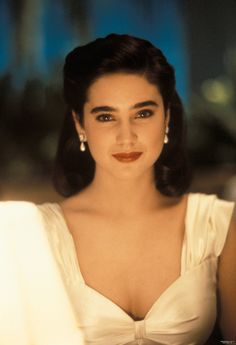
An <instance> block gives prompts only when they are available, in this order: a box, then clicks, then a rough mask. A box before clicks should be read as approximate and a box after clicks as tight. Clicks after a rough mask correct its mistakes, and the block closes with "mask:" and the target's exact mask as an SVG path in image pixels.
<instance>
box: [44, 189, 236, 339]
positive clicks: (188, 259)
mask: <svg viewBox="0 0 236 345" xmlns="http://www.w3.org/2000/svg"><path fill="white" fill-rule="evenodd" d="M233 206H234V204H233V203H231V202H226V201H222V200H218V199H217V198H216V196H214V195H210V196H207V195H204V194H190V195H189V198H188V205H187V213H186V219H185V237H184V242H183V247H182V259H181V275H180V277H179V278H178V279H176V281H175V282H174V283H173V284H171V285H170V286H169V288H168V289H167V290H166V291H165V292H164V293H163V294H162V295H161V296H160V297H159V298H158V299H157V300H156V302H155V303H154V304H153V306H152V307H151V309H150V310H149V312H148V313H147V315H146V316H145V318H144V320H141V321H134V320H133V319H132V318H131V317H130V316H129V315H128V314H127V313H125V312H124V311H123V310H122V309H121V308H120V307H118V306H117V305H116V304H114V303H113V302H112V301H110V300H109V299H108V298H106V297H105V296H103V295H102V294H100V293H99V292H97V291H96V290H94V289H92V288H90V287H89V286H87V285H86V283H85V281H84V279H83V277H82V274H81V271H80V268H79V263H78V261H77V256H76V250H75V245H74V243H73V239H72V236H71V234H70V232H69V230H68V228H67V225H66V222H65V220H64V218H63V214H62V210H61V209H60V206H59V205H58V204H44V205H43V206H40V211H41V212H42V214H43V217H44V220H45V227H46V228H47V229H48V236H49V241H50V243H51V246H52V250H53V252H54V255H55V257H56V260H57V262H58V266H59V267H60V270H61V275H62V277H63V280H64V281H65V284H66V288H67V292H68V296H70V300H71V303H72V305H73V306H74V310H75V313H76V315H77V323H78V327H79V328H80V329H81V330H82V331H83V333H84V336H85V342H86V344H94V345H125V344H126V345H128V344H129V345H151V344H173V345H174V344H175V345H177V344H179V345H190V344H204V342H205V341H206V340H207V338H208V337H209V335H210V334H211V331H212V328H213V326H214V323H215V319H216V284H217V282H216V270H217V261H218V259H217V258H218V256H219V255H220V253H221V251H222V248H223V246H224V243H225V239H226V236H227V231H228V227H229V222H230V219H231V214H232V210H233Z"/></svg>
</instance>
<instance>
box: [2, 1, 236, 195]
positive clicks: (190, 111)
mask: <svg viewBox="0 0 236 345" xmlns="http://www.w3.org/2000/svg"><path fill="white" fill-rule="evenodd" d="M235 18H236V1H235V0H226V1H225V0H206V1H205V0H186V1H184V0H182V1H181V0H119V1H118V0H18V1H15V0H0V199H1V200H7V199H15V200H17V199H24V200H32V201H35V202H43V201H53V200H58V199H59V196H58V195H57V193H56V192H55V191H54V190H53V187H52V184H51V173H52V167H53V157H54V155H55V150H56V143H57V139H58V134H59V130H60V126H61V123H62V117H63V112H64V109H65V105H64V102H63V99H62V90H61V89H62V67H63V63H64V57H65V55H66V54H67V53H68V52H69V51H70V50H71V49H73V48H74V47H75V46H77V45H81V44H85V43H87V42H89V41H90V40H93V39H95V38H96V37H100V36H105V35H107V34H109V33H111V32H116V33H129V34H132V35H136V36H139V37H143V38H146V39H148V40H150V41H151V42H152V43H154V44H155V45H157V46H158V47H160V48H161V49H162V50H163V52H164V53H165V55H166V56H167V58H168V60H169V61H170V62H171V64H173V65H174V67H175V69H176V77H177V89H178V91H179V93H180V95H181V97H182V99H183V101H184V104H185V108H186V117H187V122H188V127H189V131H188V149H189V156H190V160H191V162H192V166H193V168H194V171H195V175H194V179H193V183H192V186H191V190H192V191H199V192H207V193H216V194H218V195H219V196H223V197H224V198H226V199H232V200H236V177H235V176H236V96H235V90H236V20H235Z"/></svg>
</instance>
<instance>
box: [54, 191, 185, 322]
mask: <svg viewBox="0 0 236 345" xmlns="http://www.w3.org/2000/svg"><path fill="white" fill-rule="evenodd" d="M191 196H192V193H188V195H187V203H186V211H185V217H184V227H185V229H184V236H183V242H182V248H181V260H180V261H181V262H180V274H179V276H178V277H177V278H176V279H175V280H174V281H173V282H172V283H171V284H170V285H169V286H168V287H167V288H166V289H165V290H164V291H163V292H162V293H161V294H160V295H159V297H157V298H156V299H155V301H154V302H153V304H152V305H151V307H150V308H149V310H148V311H147V312H146V314H145V316H144V317H143V318H141V319H138V320H135V319H134V318H133V317H132V316H131V314H130V313H128V312H127V311H126V310H125V309H123V308H122V307H121V306H119V305H118V304H117V303H115V302H113V301H112V300H111V299H110V298H108V297H106V296H105V295H104V294H102V293H101V292H99V291H98V290H96V289H95V288H93V287H91V286H89V285H88V284H87V283H86V282H85V279H84V277H83V275H82V272H81V269H80V263H79V260H78V257H77V253H76V247H75V242H74V239H73V236H72V234H71V232H70V230H69V227H68V225H67V221H66V218H65V215H64V211H63V209H62V207H61V205H60V204H59V203H53V205H55V206H56V207H57V210H58V214H59V215H60V217H61V219H62V220H63V225H64V229H65V233H66V235H67V236H68V238H69V239H70V242H71V245H72V248H73V256H74V259H75V262H76V266H77V272H76V273H77V274H78V275H79V276H80V277H81V279H82V282H83V284H84V285H85V286H86V287H87V288H88V289H90V291H92V292H93V293H96V294H97V295H99V296H101V297H102V298H104V299H105V300H107V301H108V302H109V303H110V304H111V305H113V306H115V308H117V309H119V310H120V311H121V312H122V313H123V314H124V315H125V316H126V317H128V318H129V319H131V320H132V321H133V322H141V321H145V320H146V319H147V317H148V316H149V314H150V313H151V311H152V310H153V308H154V306H155V305H156V304H157V302H158V301H159V300H160V299H162V296H163V295H165V294H166V292H167V291H169V290H170V289H171V288H172V286H174V285H175V284H176V283H177V282H178V281H179V279H180V278H182V277H183V276H184V275H185V273H187V272H188V271H187V272H186V271H185V269H184V258H185V254H186V240H187V233H188V217H189V208H190V200H191Z"/></svg>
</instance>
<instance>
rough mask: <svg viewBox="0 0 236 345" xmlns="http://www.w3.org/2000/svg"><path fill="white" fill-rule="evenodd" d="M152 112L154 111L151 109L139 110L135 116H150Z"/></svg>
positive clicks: (143, 117)
mask: <svg viewBox="0 0 236 345" xmlns="http://www.w3.org/2000/svg"><path fill="white" fill-rule="evenodd" d="M153 114H154V112H153V111H152V110H149V109H145V110H141V111H139V112H138V114H137V116H136V117H137V118H142V119H145V118H147V117H150V116H152V115H153Z"/></svg>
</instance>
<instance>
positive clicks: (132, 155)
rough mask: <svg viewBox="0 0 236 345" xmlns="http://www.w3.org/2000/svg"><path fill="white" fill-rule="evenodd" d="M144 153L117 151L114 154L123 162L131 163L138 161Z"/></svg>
mask: <svg viewBox="0 0 236 345" xmlns="http://www.w3.org/2000/svg"><path fill="white" fill-rule="evenodd" d="M141 155H142V152H129V153H125V152H122V153H116V154H114V155H112V156H113V157H114V158H116V159H117V160H118V161H119V162H122V163H129V162H133V161H136V160H137V159H138V158H139V157H140V156H141Z"/></svg>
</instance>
